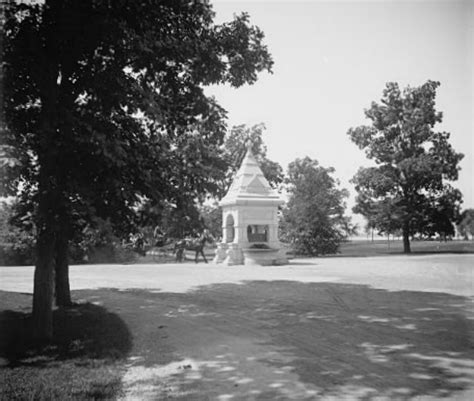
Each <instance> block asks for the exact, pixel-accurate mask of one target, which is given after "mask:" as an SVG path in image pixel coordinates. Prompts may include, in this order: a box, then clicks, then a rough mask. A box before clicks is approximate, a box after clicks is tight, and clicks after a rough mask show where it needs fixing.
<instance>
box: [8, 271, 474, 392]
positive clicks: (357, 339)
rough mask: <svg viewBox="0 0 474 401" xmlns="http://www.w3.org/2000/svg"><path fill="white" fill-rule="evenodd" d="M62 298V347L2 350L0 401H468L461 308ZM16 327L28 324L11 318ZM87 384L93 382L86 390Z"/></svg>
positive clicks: (259, 298) (469, 376)
mask: <svg viewBox="0 0 474 401" xmlns="http://www.w3.org/2000/svg"><path fill="white" fill-rule="evenodd" d="M199 272H200V271H199V270H196V271H195V274H199ZM178 277H179V276H178ZM188 279H189V278H188ZM16 296H21V297H27V296H26V295H22V294H13V293H6V292H5V293H3V295H2V296H1V298H2V299H10V298H9V297H16ZM74 298H75V300H76V301H78V303H79V305H81V306H78V309H77V311H76V312H74V309H73V310H72V311H68V312H61V311H58V312H57V313H59V315H58V316H59V321H61V319H66V320H64V322H66V321H69V322H70V323H68V324H66V325H65V326H64V329H65V330H66V332H65V334H64V335H63V338H64V339H67V340H64V342H63V346H62V348H61V345H57V347H58V348H57V349H56V350H53V354H52V356H51V354H48V352H46V351H45V350H39V351H36V354H34V356H35V357H43V356H44V355H46V356H47V357H48V358H50V359H48V360H47V361H42V362H41V365H38V366H37V365H34V364H31V363H30V362H29V361H28V358H29V356H28V354H24V353H23V354H22V352H17V353H14V354H13V355H14V357H12V356H11V353H10V354H9V352H10V351H8V350H11V349H12V348H11V343H10V344H8V343H5V341H3V343H2V350H3V351H2V354H1V356H2V358H3V360H4V361H5V364H4V365H5V366H4V367H3V368H2V369H1V370H0V388H2V391H3V393H2V396H3V398H4V399H11V398H8V397H9V395H10V393H9V391H14V389H15V388H18V385H19V384H20V385H22V383H26V382H28V386H29V388H31V389H33V388H35V386H36V388H37V387H38V386H40V385H41V384H40V380H39V379H37V378H36V377H42V379H41V382H44V381H46V382H47V383H50V384H51V385H53V384H54V383H55V384H56V387H58V388H59V390H55V387H53V388H52V389H51V390H50V391H51V393H52V394H56V393H55V391H59V393H61V391H63V392H64V394H67V395H68V397H70V398H69V399H93V398H87V397H84V394H85V395H87V394H88V395H89V396H90V395H91V394H93V393H91V391H93V390H94V388H98V389H99V392H98V393H97V394H99V395H98V396H97V397H96V398H95V399H100V397H102V398H103V399H108V397H110V398H111V399H114V398H119V399H122V400H168V399H170V400H292V399H294V400H314V399H322V400H331V399H332V400H341V399H363V400H370V399H395V400H397V399H399V400H408V399H416V400H423V399H430V400H432V399H438V398H439V399H455V400H464V399H465V400H470V399H472V398H473V395H474V392H473V389H472V387H471V384H472V383H473V382H474V350H473V333H474V310H473V303H472V298H470V297H468V296H463V295H454V294H448V293H443V292H427V291H424V292H421V291H415V290H410V291H400V290H391V291H389V290H387V289H380V288H378V289H376V288H374V287H371V286H368V285H363V284H357V283H350V284H349V283H330V282H298V281H289V280H274V281H263V280H248V281H244V282H241V283H214V284H208V285H203V286H201V287H198V288H195V289H192V290H187V291H182V292H161V291H159V290H156V289H149V290H145V289H120V290H118V289H98V290H78V291H74ZM12 302H13V304H15V305H17V304H19V303H20V302H19V300H18V299H13V298H12ZM22 302H23V301H22ZM13 304H12V306H11V308H10V309H13ZM23 304H24V305H25V302H23ZM23 307H25V306H23ZM7 309H8V308H7ZM8 313H11V312H8ZM15 313H22V314H25V313H26V314H27V313H28V311H27V310H21V308H18V307H17V311H16V312H15ZM61 313H65V315H61ZM75 313H77V314H78V315H77V316H76V315H75ZM88 313H89V315H88ZM21 316H23V317H24V316H25V315H18V316H17V318H18V317H21ZM26 316H27V315H26ZM61 316H62V317H61ZM7 317H8V316H7ZM13 317H14V316H13ZM5 318H6V315H5V314H4V315H3V316H2V319H3V322H5ZM67 319H71V320H67ZM74 319H77V320H74ZM74 322H75V323H74ZM101 330H102V331H101ZM66 333H69V334H66ZM80 333H82V334H80ZM101 333H102V334H101ZM10 338H14V336H13V337H11V336H10ZM118 339H122V340H120V341H119V340H118ZM78 340H80V344H82V347H83V351H81V352H82V354H79V355H75V354H74V352H72V350H71V346H72V344H74V343H75V341H78ZM13 344H14V343H13ZM87 344H89V345H87ZM94 344H95V345H94ZM13 349H14V348H13ZM19 349H20V350H21V349H22V347H21V346H20V347H19ZM61 349H62V350H64V352H62V351H60V350H61ZM107 350H108V351H107ZM114 350H115V351H114ZM101 352H102V353H101ZM111 353H112V355H110V354H111ZM48 355H50V356H48ZM81 361H86V362H85V363H86V364H85V366H86V368H85V369H84V370H81V369H82V366H81ZM64 367H66V369H65V370H63V368H64ZM68 367H69V368H68ZM70 367H72V368H70ZM45 368H46V369H45ZM27 369H29V370H27ZM50 369H53V370H50ZM54 369H55V370H54ZM68 369H69V370H68ZM94 369H96V370H94ZM60 372H66V373H65V374H64V375H61V374H60ZM68 372H69V373H68ZM92 376H93V377H95V378H96V381H97V380H98V381H99V384H98V383H95V385H96V387H94V382H93V380H92ZM71 378H72V379H71ZM70 380H72V382H75V383H86V384H84V385H83V387H82V390H80V391H79V390H78V391H76V392H74V391H72V392H71V391H70V392H69V393H67V392H66V390H61V388H64V387H65V386H66V385H65V383H66V382H69V381H70ZM6 382H8V383H9V384H8V386H7V387H4V383H6ZM100 383H105V384H107V383H111V384H110V386H109V387H108V388H109V389H110V388H112V390H110V391H109V390H107V389H106V390H101V387H100ZM74 386H75V387H74ZM73 387H74V388H76V389H77V388H78V387H80V385H79V384H75V385H73ZM80 388H81V387H80ZM106 388H107V387H106ZM32 391H33V390H32ZM81 397H83V398H81ZM17 399H19V398H17ZM45 399H46V398H45ZM56 399H59V398H56ZM65 399H67V398H65Z"/></svg>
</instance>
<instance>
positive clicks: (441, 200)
mask: <svg viewBox="0 0 474 401" xmlns="http://www.w3.org/2000/svg"><path fill="white" fill-rule="evenodd" d="M439 85H440V84H439V82H435V81H427V82H426V83H425V84H423V85H421V86H420V87H416V88H411V87H407V88H405V89H404V90H403V91H401V90H400V88H399V86H398V84H397V83H393V82H391V83H388V84H387V85H386V88H385V90H384V91H383V97H382V99H381V102H380V104H379V103H375V102H372V104H371V107H370V108H369V109H367V110H366V111H365V115H366V116H367V118H369V119H370V120H372V125H371V126H361V127H357V128H351V129H349V131H348V135H349V136H350V138H351V140H352V141H353V142H354V143H355V144H356V145H357V146H358V147H359V148H360V149H362V150H364V151H365V153H366V155H367V157H368V158H369V159H373V160H374V161H375V163H376V164H377V165H378V166H377V167H370V168H360V169H359V171H358V172H357V174H356V175H355V176H354V178H353V179H352V182H353V183H354V184H355V186H356V190H357V191H358V194H359V195H358V197H357V205H356V207H355V208H354V211H355V212H356V213H361V214H363V215H364V216H365V217H367V219H368V220H369V222H370V223H371V224H373V225H374V226H376V227H378V229H379V230H380V231H381V232H388V233H390V232H393V231H394V230H398V229H402V228H403V227H405V231H406V229H407V227H408V232H405V233H404V235H405V236H406V238H408V236H409V235H410V234H414V233H422V234H423V235H433V234H435V233H441V232H443V233H453V229H452V221H454V219H455V218H456V215H457V213H458V212H457V211H458V209H459V204H460V201H461V196H460V193H459V191H457V192H456V191H455V190H453V189H452V188H451V187H450V186H449V185H447V184H446V183H445V181H446V180H455V179H457V177H458V171H459V162H460V160H461V159H462V158H463V155H462V154H460V153H456V152H455V151H454V149H453V148H452V146H451V145H450V144H449V142H448V139H449V134H448V133H446V132H442V133H440V132H435V131H433V127H434V125H435V124H436V123H438V122H441V120H442V113H440V112H437V111H436V109H435V97H436V89H437V88H438V86H439ZM449 222H451V223H449Z"/></svg>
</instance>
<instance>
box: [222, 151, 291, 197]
mask: <svg viewBox="0 0 474 401" xmlns="http://www.w3.org/2000/svg"><path fill="white" fill-rule="evenodd" d="M247 203H257V204H260V203H267V204H282V203H284V201H283V200H281V198H280V196H279V195H278V194H277V193H276V192H275V191H274V190H273V189H272V187H271V186H270V184H269V183H268V181H267V179H266V178H265V176H264V175H263V172H262V170H261V169H260V166H259V165H258V163H257V160H256V159H255V156H254V155H253V154H252V151H251V150H250V147H249V148H248V149H247V153H246V154H245V157H244V160H243V161H242V164H241V166H240V168H239V170H238V171H237V173H236V174H235V177H234V180H233V182H232V185H231V186H230V188H229V191H228V192H227V194H226V195H225V196H224V198H223V199H222V200H221V202H220V205H221V206H224V205H232V204H247Z"/></svg>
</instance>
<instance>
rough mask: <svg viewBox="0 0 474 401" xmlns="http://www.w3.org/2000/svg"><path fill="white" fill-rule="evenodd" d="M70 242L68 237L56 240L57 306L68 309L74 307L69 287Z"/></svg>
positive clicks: (60, 237)
mask: <svg viewBox="0 0 474 401" xmlns="http://www.w3.org/2000/svg"><path fill="white" fill-rule="evenodd" d="M68 245H69V241H68V239H67V237H66V236H63V235H60V236H58V238H57V239H56V269H55V272H56V274H55V282H56V305H57V306H61V307H68V306H71V305H72V300H71V289H70V286H69V260H68Z"/></svg>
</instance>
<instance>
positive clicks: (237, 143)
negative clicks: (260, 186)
mask: <svg viewBox="0 0 474 401" xmlns="http://www.w3.org/2000/svg"><path fill="white" fill-rule="evenodd" d="M264 131H265V125H264V124H263V123H261V124H257V125H254V126H252V127H247V126H246V125H245V124H242V125H236V126H234V127H232V129H231V130H230V132H229V133H228V134H227V136H226V138H225V142H224V152H225V157H226V160H227V163H228V165H229V168H228V171H227V176H226V177H227V178H226V185H225V189H226V190H227V189H228V187H229V186H230V184H231V183H232V178H233V177H234V175H235V173H236V171H237V169H238V168H239V167H240V165H241V164H242V161H243V159H244V156H245V153H246V152H247V146H248V144H249V143H250V145H251V150H252V153H253V154H254V156H255V158H256V159H257V162H258V163H259V165H260V168H261V169H262V172H263V174H264V176H265V178H266V179H267V180H268V182H269V184H270V185H271V186H272V187H273V188H277V187H278V186H279V185H280V184H282V183H283V180H284V173H283V168H282V167H281V166H280V165H279V164H278V163H277V162H275V161H272V160H270V159H269V158H268V157H267V147H266V145H265V143H264V141H263V132H264ZM222 195H225V194H222Z"/></svg>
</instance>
